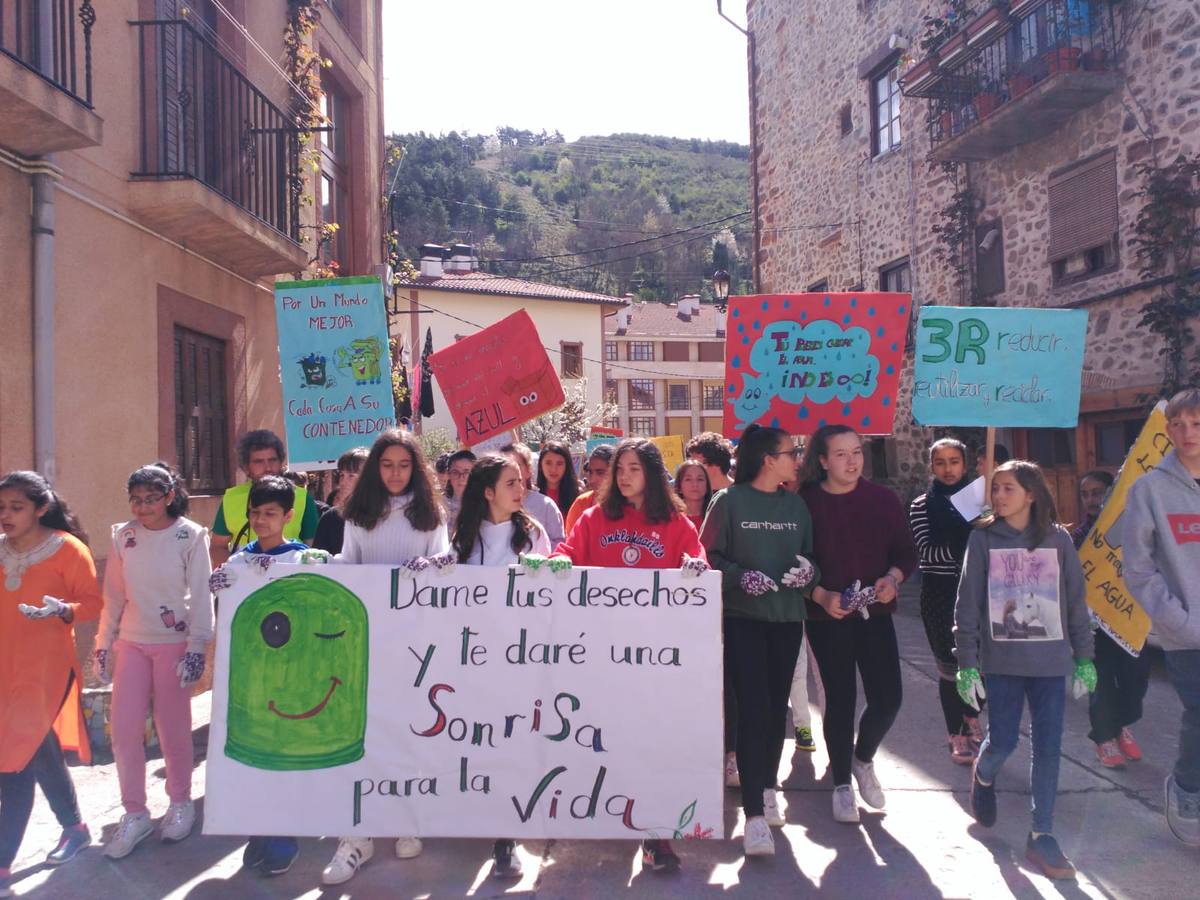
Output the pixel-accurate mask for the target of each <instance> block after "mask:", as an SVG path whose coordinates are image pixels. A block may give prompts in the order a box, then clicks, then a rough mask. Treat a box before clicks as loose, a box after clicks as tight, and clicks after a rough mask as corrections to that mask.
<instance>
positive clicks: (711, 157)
mask: <svg viewBox="0 0 1200 900" xmlns="http://www.w3.org/2000/svg"><path fill="white" fill-rule="evenodd" d="M388 140H389V144H390V145H391V146H392V147H396V148H399V152H397V153H393V154H390V158H391V160H392V161H391V162H390V163H389V167H388V170H387V173H386V174H387V178H386V180H385V185H387V187H388V189H389V197H390V201H389V204H388V206H387V207H386V209H385V218H386V222H385V226H386V227H388V228H389V229H394V230H395V231H396V232H397V236H398V239H399V242H400V246H401V247H402V248H403V251H404V253H405V254H406V255H408V256H409V257H410V258H412V259H413V260H414V261H415V260H416V259H417V257H418V256H419V252H418V251H419V247H420V245H421V244H423V243H426V242H430V241H432V242H435V243H452V242H462V243H469V244H473V245H474V246H475V247H476V248H477V251H478V253H479V256H480V259H481V267H482V268H484V269H485V270H487V271H491V272H497V273H501V274H510V275H519V276H521V277H526V278H534V279H537V280H541V281H550V282H554V283H558V284H564V285H569V286H572V287H579V288H584V289H587V290H597V291H603V292H605V293H610V294H617V295H620V294H624V293H634V294H638V295H639V296H640V297H642V298H643V299H655V300H664V301H665V300H673V299H676V298H678V297H679V296H681V295H683V294H685V293H697V292H701V293H703V294H704V296H705V297H707V296H708V295H709V293H710V287H709V278H710V276H711V274H712V272H713V270H714V269H715V268H721V267H723V268H726V269H728V270H729V271H730V272H731V273H732V274H733V276H734V278H735V291H736V290H738V288H739V285H738V282H740V281H742V280H744V279H748V278H749V271H750V265H749V259H750V218H749V215H748V214H747V211H748V210H749V209H750V167H749V156H750V148H749V147H745V146H741V145H738V144H732V143H727V142H723V141H700V140H687V139H681V138H668V137H654V136H650V135H638V134H613V135H608V136H606V137H585V138H581V139H580V140H578V141H574V142H567V141H564V140H563V138H562V136H561V135H559V134H557V133H555V134H547V133H546V132H541V133H533V132H530V131H521V130H518V129H514V128H500V129H498V130H497V131H496V133H495V134H491V135H460V134H457V133H454V132H451V133H450V134H447V135H436V136H435V135H427V134H424V133H418V134H404V135H392V136H391V137H390V138H389V139H388ZM397 159H398V167H397Z"/></svg>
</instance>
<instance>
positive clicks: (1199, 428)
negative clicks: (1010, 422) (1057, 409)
mask: <svg viewBox="0 0 1200 900" xmlns="http://www.w3.org/2000/svg"><path fill="white" fill-rule="evenodd" d="M1166 417H1167V436H1168V437H1169V438H1170V439H1171V442H1172V443H1173V444H1174V445H1175V447H1174V449H1173V450H1171V452H1169V453H1168V454H1167V455H1166V456H1165V457H1163V460H1162V462H1160V463H1159V464H1158V466H1156V467H1155V468H1154V469H1152V470H1150V471H1149V472H1147V473H1146V474H1145V475H1143V476H1142V477H1141V478H1139V479H1138V480H1137V481H1135V482H1134V483H1133V487H1131V488H1130V489H1129V497H1128V499H1127V500H1126V502H1125V522H1124V534H1123V537H1124V543H1123V547H1122V552H1123V555H1124V556H1123V565H1122V570H1121V571H1122V575H1123V576H1124V578H1125V584H1126V586H1127V587H1128V588H1129V590H1130V591H1131V592H1132V594H1133V596H1134V598H1135V599H1136V600H1137V601H1138V603H1140V604H1141V605H1142V607H1143V608H1144V609H1145V610H1146V612H1147V614H1148V615H1149V616H1150V618H1151V620H1152V621H1153V622H1154V628H1155V631H1156V632H1157V634H1158V636H1159V639H1160V640H1161V641H1162V645H1163V649H1164V650H1165V651H1166V659H1167V672H1168V674H1169V675H1170V677H1171V683H1172V684H1173V685H1174V686H1175V690H1176V691H1177V692H1178V693H1179V699H1180V700H1181V701H1182V703H1183V723H1182V726H1181V727H1180V730H1179V759H1178V760H1177V761H1176V762H1175V769H1174V771H1173V772H1172V773H1171V774H1170V775H1168V776H1167V779H1166V784H1165V791H1166V804H1167V824H1168V825H1169V826H1170V828H1171V831H1173V832H1174V833H1175V836H1176V837H1177V838H1179V840H1181V841H1183V843H1185V844H1187V845H1188V846H1191V847H1200V390H1197V389H1195V388H1192V389H1189V390H1185V391H1181V392H1179V393H1178V394H1176V395H1175V396H1174V397H1172V398H1171V399H1170V400H1169V401H1168V402H1167V408H1166Z"/></svg>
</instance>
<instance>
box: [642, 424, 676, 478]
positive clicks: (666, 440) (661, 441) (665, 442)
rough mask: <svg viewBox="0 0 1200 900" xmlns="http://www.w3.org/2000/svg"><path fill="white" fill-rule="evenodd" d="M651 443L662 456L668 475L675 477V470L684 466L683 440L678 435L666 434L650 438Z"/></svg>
mask: <svg viewBox="0 0 1200 900" xmlns="http://www.w3.org/2000/svg"><path fill="white" fill-rule="evenodd" d="M650 443H652V444H653V445H654V446H655V447H657V448H658V452H659V453H661V454H662V458H663V465H664V466H666V469H667V473H668V474H670V475H671V476H674V475H675V470H676V469H677V468H679V467H680V466H681V465H683V438H682V437H680V436H679V435H677V434H664V435H660V436H658V437H652V438H650Z"/></svg>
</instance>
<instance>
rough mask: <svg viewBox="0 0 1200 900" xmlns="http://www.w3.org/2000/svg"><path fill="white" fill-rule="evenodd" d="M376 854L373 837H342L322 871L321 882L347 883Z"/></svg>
mask: <svg viewBox="0 0 1200 900" xmlns="http://www.w3.org/2000/svg"><path fill="white" fill-rule="evenodd" d="M374 855H375V841H373V840H372V839H371V838H341V839H340V840H339V841H338V845H337V850H336V851H335V852H334V854H333V859H331V860H330V861H329V865H327V866H326V867H325V870H324V871H323V872H322V873H321V884H345V883H346V882H347V881H349V880H350V879H351V878H353V877H354V876H355V875H357V874H358V870H359V869H361V868H362V867H363V866H364V865H365V864H366V862H367V860H369V859H370V858H371V857H372V856H374Z"/></svg>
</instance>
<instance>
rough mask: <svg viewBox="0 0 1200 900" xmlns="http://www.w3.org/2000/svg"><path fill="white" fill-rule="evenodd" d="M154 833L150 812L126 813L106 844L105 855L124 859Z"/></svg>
mask: <svg viewBox="0 0 1200 900" xmlns="http://www.w3.org/2000/svg"><path fill="white" fill-rule="evenodd" d="M152 834H154V825H152V824H151V822H150V813H144V812H140V813H125V815H123V816H121V821H120V822H119V823H118V824H117V830H116V833H115V834H113V836H112V838H110V839H109V841H108V843H107V844H105V845H104V855H105V856H107V857H108V858H109V859H124V858H125V857H126V856H128V855H129V854H130V853H132V852H133V848H134V847H136V846H137V845H138V844H140V843H141V842H142V841H144V840H145V839H146V838H148V837H150V835H152Z"/></svg>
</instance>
